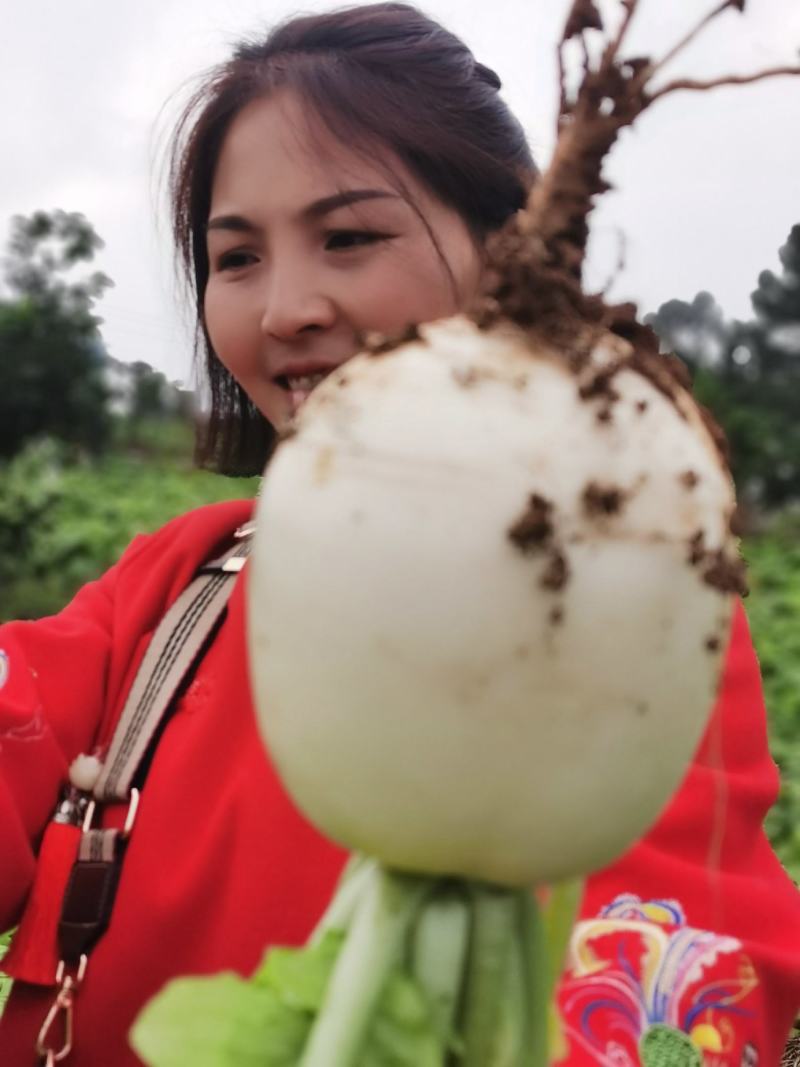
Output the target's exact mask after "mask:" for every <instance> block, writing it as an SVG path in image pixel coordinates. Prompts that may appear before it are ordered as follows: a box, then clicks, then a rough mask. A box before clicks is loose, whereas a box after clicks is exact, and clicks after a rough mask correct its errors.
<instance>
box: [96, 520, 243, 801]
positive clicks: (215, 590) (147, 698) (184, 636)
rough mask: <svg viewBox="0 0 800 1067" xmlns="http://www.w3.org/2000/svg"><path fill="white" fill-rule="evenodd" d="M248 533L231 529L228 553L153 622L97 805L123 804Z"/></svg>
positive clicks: (221, 604) (219, 607) (220, 602)
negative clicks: (233, 532)
mask: <svg viewBox="0 0 800 1067" xmlns="http://www.w3.org/2000/svg"><path fill="white" fill-rule="evenodd" d="M251 532H252V524H248V525H247V526H245V527H241V528H240V529H239V530H237V531H236V538H237V543H236V544H235V545H234V546H233V548H231V549H230V550H229V551H227V552H226V553H225V554H224V555H222V556H220V557H219V559H216V560H214V561H213V562H211V563H207V564H205V565H204V566H203V567H201V569H200V571H199V572H198V574H197V576H196V577H195V579H194V580H193V581H192V582H191V584H190V585H189V586H188V587H187V588H186V589H185V590H184V592H183V593H181V595H180V596H179V597H178V599H177V600H176V601H175V603H174V604H173V605H172V607H171V608H170V609H169V611H168V612H167V613H166V615H165V616H164V617H163V619H162V620H161V622H160V623H159V626H158V628H157V629H156V632H155V633H154V635H153V638H152V640H151V641H150V644H149V646H148V648H147V652H146V653H145V656H144V659H143V660H142V662H141V664H140V665H139V670H138V671H137V674H136V678H135V680H134V683H133V685H132V687H131V690H130V693H129V694H128V699H127V700H126V701H125V707H124V708H123V709H122V715H121V716H120V720H119V723H118V724H117V728H116V731H115V733H114V737H113V739H112V741H111V747H110V749H109V751H108V755H107V756H106V760H105V763H104V765H103V770H102V771H101V773H100V777H99V778H98V780H97V783H96V785H95V787H94V795H95V798H96V799H97V800H98V801H102V802H106V803H110V802H113V801H126V800H127V799H128V797H129V795H130V789H131V783H132V781H133V778H134V775H135V774H136V771H137V769H138V767H139V764H140V763H141V761H142V758H143V757H144V755H145V753H146V752H147V748H148V745H149V744H150V741H151V740H152V738H153V735H154V734H155V732H156V730H157V729H158V726H159V723H160V722H161V721H162V719H163V717H164V715H165V713H166V711H167V709H168V708H169V706H170V703H171V702H172V699H173V697H174V696H175V694H176V692H177V691H178V688H179V686H180V684H181V682H182V681H183V680H184V678H185V677H186V674H187V672H188V671H189V669H190V668H191V666H192V664H193V663H194V661H195V659H196V657H197V655H198V653H199V652H200V650H201V648H202V647H203V645H204V643H205V641H206V639H207V638H208V636H209V635H210V634H211V631H212V630H213V629H214V626H215V625H216V623H217V622H218V620H219V619H220V618H221V616H222V613H223V611H224V609H225V605H226V603H227V601H228V597H229V595H230V592H231V588H232V586H233V580H234V578H235V577H236V575H237V574H238V573H239V571H240V570H241V569H242V567H243V566H244V564H245V561H246V559H247V556H248V554H249V552H250V534H251Z"/></svg>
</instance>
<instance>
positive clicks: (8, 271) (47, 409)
mask: <svg viewBox="0 0 800 1067" xmlns="http://www.w3.org/2000/svg"><path fill="white" fill-rule="evenodd" d="M102 244H103V243H102V241H101V240H100V238H99V237H98V236H97V234H96V233H95V231H94V229H93V228H92V226H91V224H90V223H89V222H88V221H87V219H86V218H85V217H84V216H83V215H80V214H77V213H74V212H73V213H68V212H64V211H54V212H51V213H47V212H44V211H37V212H35V213H34V214H33V215H31V216H28V217H24V216H16V217H15V218H14V219H13V220H12V223H11V236H10V239H9V242H8V249H7V254H6V257H5V259H4V260H3V271H4V279H5V283H6V286H7V288H8V290H9V291H10V297H9V298H6V299H2V300H0V456H6V457H7V456H10V455H13V454H14V453H16V452H17V451H18V450H19V449H20V448H21V447H22V446H23V445H24V444H25V442H26V441H29V440H32V439H35V438H37V437H42V436H54V437H57V438H60V439H61V440H63V441H65V442H67V443H69V444H72V445H77V446H81V447H83V448H88V449H90V450H92V451H98V450H99V449H100V448H101V447H102V446H103V444H104V443H105V442H106V441H107V439H108V435H109V431H110V416H109V413H108V408H107V402H108V398H109V390H108V387H107V385H106V381H105V369H104V359H105V353H104V349H103V346H102V342H101V338H100V334H99V331H98V323H99V320H98V319H97V318H96V317H95V316H94V314H93V307H94V304H95V302H96V300H97V299H98V298H99V297H100V296H101V295H102V293H103V292H104V290H105V289H106V288H107V287H108V286H109V285H111V281H110V279H109V278H107V277H106V275H104V274H102V273H100V272H94V273H93V274H91V275H89V276H88V277H81V278H77V279H76V278H74V277H72V275H73V271H74V269H75V268H76V267H79V266H80V265H82V264H84V263H88V262H91V260H92V259H93V257H94V254H95V252H96V251H97V250H98V249H100V248H102Z"/></svg>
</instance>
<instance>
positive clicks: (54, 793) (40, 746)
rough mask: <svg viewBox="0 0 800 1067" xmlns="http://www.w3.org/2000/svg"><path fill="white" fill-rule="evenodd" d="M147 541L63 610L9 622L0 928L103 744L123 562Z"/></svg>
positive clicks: (3, 684) (2, 670)
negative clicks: (88, 761)
mask: <svg viewBox="0 0 800 1067" xmlns="http://www.w3.org/2000/svg"><path fill="white" fill-rule="evenodd" d="M147 540H148V539H147V538H145V537H142V538H137V539H136V541H135V542H134V543H133V544H132V546H131V547H130V548H129V549H128V552H127V553H126V555H125V556H123V558H122V560H121V561H120V562H119V563H117V564H116V565H115V566H114V567H112V568H111V569H110V570H109V571H108V572H107V573H106V574H105V575H104V576H103V577H102V578H100V579H99V580H98V581H95V582H91V583H90V584H88V585H86V586H84V587H83V588H82V589H81V590H80V592H79V593H78V594H77V595H76V596H75V598H74V599H73V600H72V601H71V603H70V604H69V605H68V606H67V607H66V608H64V610H63V611H61V612H60V613H59V614H58V615H54V616H51V617H48V618H44V619H39V620H37V621H35V622H11V623H7V624H5V625H3V626H0V871H2V876H0V929H8V928H9V927H10V926H12V925H13V924H14V923H15V922H16V921H17V919H18V917H19V912H20V910H21V907H22V904H23V902H24V899H25V896H26V894H27V892H28V889H29V888H30V885H31V882H32V879H33V874H34V866H35V852H36V848H37V846H38V842H39V838H40V836H41V833H42V831H43V829H44V827H45V825H46V822H47V820H48V818H49V817H50V815H51V814H52V812H53V810H54V808H55V805H56V803H57V801H58V797H59V793H60V789H61V787H62V785H63V784H64V782H65V781H66V776H67V769H68V767H69V764H70V763H71V762H72V760H73V759H74V758H75V757H76V756H77V755H79V754H80V753H81V752H87V753H88V752H91V751H92V749H93V747H94V745H95V736H96V732H97V729H98V727H99V725H100V722H101V719H102V715H103V710H104V706H105V691H106V686H107V681H108V674H109V667H110V662H111V649H112V642H113V619H114V597H115V591H116V588H117V583H118V577H119V572H120V568H121V567H122V566H123V562H124V561H125V560H126V558H129V556H130V555H131V554H135V553H136V552H137V551H138V547H139V545H140V543H142V542H146V541H147Z"/></svg>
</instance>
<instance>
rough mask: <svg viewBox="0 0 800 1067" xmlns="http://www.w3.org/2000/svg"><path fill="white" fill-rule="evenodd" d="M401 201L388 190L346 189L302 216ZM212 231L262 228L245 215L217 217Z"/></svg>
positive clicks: (211, 224) (209, 226)
mask: <svg viewBox="0 0 800 1067" xmlns="http://www.w3.org/2000/svg"><path fill="white" fill-rule="evenodd" d="M381 199H391V200H399V199H400V197H399V196H397V194H396V193H390V192H388V190H386V189H345V190H344V191H342V192H340V193H334V194H333V195H332V196H323V197H322V198H321V199H320V200H314V201H313V203H311V204H309V205H308V207H305V208H303V211H302V212H301V214H302V215H303V217H305V218H307V219H321V218H323V217H324V216H325V215H327V214H329V213H330V212H331V211H335V210H336V209H337V208H340V207H349V205H350V204H357V203H359V202H360V201H363V200H381ZM210 230H231V231H233V232H234V233H260V232H261V227H260V226H257V225H256V224H255V223H254V222H251V221H250V220H249V219H246V218H245V217H244V216H243V215H217V216H215V217H214V218H213V219H209V220H208V222H207V223H206V232H207V233H208V232H209V231H210Z"/></svg>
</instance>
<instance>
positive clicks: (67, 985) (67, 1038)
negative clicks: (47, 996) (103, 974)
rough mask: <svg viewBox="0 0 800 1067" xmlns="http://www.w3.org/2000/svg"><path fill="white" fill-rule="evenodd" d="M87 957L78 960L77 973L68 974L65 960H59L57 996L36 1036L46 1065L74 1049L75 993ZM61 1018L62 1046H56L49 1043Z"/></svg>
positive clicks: (57, 1060)
mask: <svg viewBox="0 0 800 1067" xmlns="http://www.w3.org/2000/svg"><path fill="white" fill-rule="evenodd" d="M87 963H88V959H87V957H86V956H85V955H84V956H81V958H80V960H79V961H78V969H77V971H76V972H75V974H67V973H66V970H67V964H66V961H65V960H59V961H58V970H57V971H56V983H57V984H58V986H59V990H58V992H57V993H56V998H55V1000H54V1001H53V1003H52V1004H51V1005H50V1010H49V1011H48V1013H47V1015H46V1016H45V1020H44V1022H43V1023H42V1027H41V1029H40V1030H39V1034H38V1036H37V1038H36V1052H37V1054H38V1055H39V1056H43V1057H44V1058H45V1064H46V1067H52V1064H54V1063H60V1062H61V1060H64V1059H66V1058H67V1056H69V1054H70V1052H71V1051H72V1015H73V1005H74V1003H75V994H76V993H77V992H78V989H79V988H80V985H81V982H82V981H83V979H84V977H85V975H86V965H87ZM59 1018H61V1034H62V1036H61V1047H60V1048H56V1047H55V1046H52V1045H50V1044H49V1039H50V1032H51V1030H52V1029H53V1027H54V1026H55V1024H56V1022H57V1021H58V1019H59Z"/></svg>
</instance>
